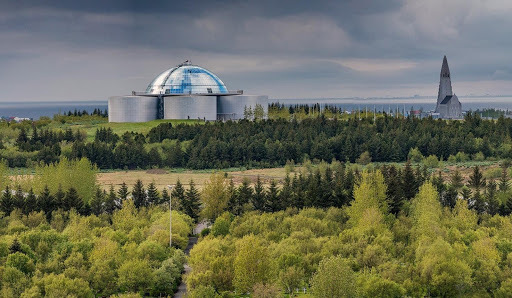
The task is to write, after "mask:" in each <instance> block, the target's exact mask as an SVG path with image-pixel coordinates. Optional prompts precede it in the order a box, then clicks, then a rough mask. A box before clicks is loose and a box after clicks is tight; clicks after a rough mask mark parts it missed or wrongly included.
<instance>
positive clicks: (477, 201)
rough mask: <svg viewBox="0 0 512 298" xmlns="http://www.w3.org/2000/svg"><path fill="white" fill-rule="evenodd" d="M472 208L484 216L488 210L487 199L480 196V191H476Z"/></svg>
mask: <svg viewBox="0 0 512 298" xmlns="http://www.w3.org/2000/svg"><path fill="white" fill-rule="evenodd" d="M471 207H472V208H473V209H475V210H476V212H477V213H478V214H482V213H484V212H485V210H486V206H485V199H484V198H483V197H482V195H481V194H480V191H476V192H475V194H474V195H473V198H472V204H471Z"/></svg>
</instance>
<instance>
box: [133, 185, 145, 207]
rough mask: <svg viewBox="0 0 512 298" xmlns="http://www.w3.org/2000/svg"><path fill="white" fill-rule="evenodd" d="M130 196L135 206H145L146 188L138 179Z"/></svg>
mask: <svg viewBox="0 0 512 298" xmlns="http://www.w3.org/2000/svg"><path fill="white" fill-rule="evenodd" d="M132 198H133V204H134V205H135V207H137V208H141V207H143V206H146V190H145V189H144V184H143V183H142V181H141V180H140V179H138V180H137V181H136V182H135V185H134V186H133V190H132Z"/></svg>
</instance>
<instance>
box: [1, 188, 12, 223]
mask: <svg viewBox="0 0 512 298" xmlns="http://www.w3.org/2000/svg"><path fill="white" fill-rule="evenodd" d="M13 209H14V201H13V198H12V193H11V189H10V188H9V185H6V186H5V190H4V191H3V193H2V199H1V201H0V210H1V211H2V212H3V213H4V216H8V215H9V214H11V212H12V210H13Z"/></svg>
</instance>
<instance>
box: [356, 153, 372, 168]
mask: <svg viewBox="0 0 512 298" xmlns="http://www.w3.org/2000/svg"><path fill="white" fill-rule="evenodd" d="M356 162H357V163H358V164H362V165H367V164H369V163H371V162H372V157H371V156H370V152H368V151H365V152H363V153H361V155H360V156H359V158H358V159H357V160H356Z"/></svg>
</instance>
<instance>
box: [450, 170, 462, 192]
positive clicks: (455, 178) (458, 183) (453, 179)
mask: <svg viewBox="0 0 512 298" xmlns="http://www.w3.org/2000/svg"><path fill="white" fill-rule="evenodd" d="M450 184H451V185H452V187H453V188H454V189H455V190H456V191H458V190H460V189H461V188H462V186H464V183H463V179H462V175H461V174H460V172H459V170H458V169H455V171H453V174H452V175H451V176H450Z"/></svg>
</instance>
